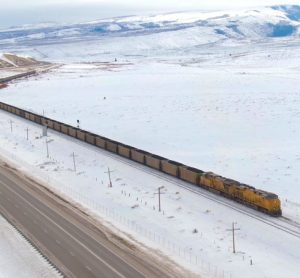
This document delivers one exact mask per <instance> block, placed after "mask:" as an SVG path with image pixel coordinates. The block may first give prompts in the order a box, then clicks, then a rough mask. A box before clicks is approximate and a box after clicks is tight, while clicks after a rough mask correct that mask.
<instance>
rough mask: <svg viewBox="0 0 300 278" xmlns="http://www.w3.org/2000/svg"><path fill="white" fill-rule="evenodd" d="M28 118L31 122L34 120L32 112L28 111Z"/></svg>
mask: <svg viewBox="0 0 300 278" xmlns="http://www.w3.org/2000/svg"><path fill="white" fill-rule="evenodd" d="M29 120H30V121H32V122H34V120H35V116H34V114H32V113H29Z"/></svg>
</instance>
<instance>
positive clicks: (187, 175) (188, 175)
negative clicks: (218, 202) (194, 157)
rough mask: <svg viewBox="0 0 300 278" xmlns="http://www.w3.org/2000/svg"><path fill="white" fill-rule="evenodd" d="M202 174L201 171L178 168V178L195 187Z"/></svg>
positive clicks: (183, 167)
mask: <svg viewBox="0 0 300 278" xmlns="http://www.w3.org/2000/svg"><path fill="white" fill-rule="evenodd" d="M203 173H204V172H203V171H201V170H199V169H196V168H193V167H189V166H185V165H181V166H179V178H180V179H182V180H184V181H187V182H190V183H193V184H196V185H198V184H199V182H200V178H201V176H202V175H203Z"/></svg>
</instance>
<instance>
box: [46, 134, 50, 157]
mask: <svg viewBox="0 0 300 278" xmlns="http://www.w3.org/2000/svg"><path fill="white" fill-rule="evenodd" d="M48 143H49V142H48V140H47V137H46V149H47V158H49V148H48Z"/></svg>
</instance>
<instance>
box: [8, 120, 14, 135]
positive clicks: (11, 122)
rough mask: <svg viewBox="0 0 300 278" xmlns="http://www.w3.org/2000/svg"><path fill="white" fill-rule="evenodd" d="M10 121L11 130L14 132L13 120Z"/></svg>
mask: <svg viewBox="0 0 300 278" xmlns="http://www.w3.org/2000/svg"><path fill="white" fill-rule="evenodd" d="M9 122H10V132H13V125H12V124H13V121H12V120H9Z"/></svg>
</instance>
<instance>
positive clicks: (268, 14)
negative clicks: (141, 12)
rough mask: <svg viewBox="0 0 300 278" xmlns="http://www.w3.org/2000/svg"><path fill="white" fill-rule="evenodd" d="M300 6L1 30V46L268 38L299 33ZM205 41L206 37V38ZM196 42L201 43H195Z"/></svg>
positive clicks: (167, 15)
mask: <svg viewBox="0 0 300 278" xmlns="http://www.w3.org/2000/svg"><path fill="white" fill-rule="evenodd" d="M299 20H300V6H272V7H265V8H258V9H252V10H240V11H218V12H181V13H171V14H163V15H153V16H131V17H121V18H113V19H105V20H98V21H93V22H87V23H81V24H70V25H55V24H40V25H33V26H31V25H27V26H22V27H18V28H11V29H5V30H0V43H1V44H4V43H9V42H14V43H18V42H20V43H24V42H29V41H44V40H57V39H64V40H81V39H87V38H99V37H104V36H136V35H150V34H158V33H161V32H164V33H166V32H169V33H170V32H172V36H173V37H174V38H176V36H177V35H178V34H180V33H178V31H180V32H181V33H182V32H185V33H187V32H189V33H190V34H191V36H192V35H194V36H196V37H205V38H207V40H208V41H211V40H214V41H217V40H220V39H228V38H230V39H239V40H240V39H254V40H257V39H265V38H270V37H286V36H296V35H298V34H299V25H300V21H299ZM202 40H203V38H202ZM194 43H197V42H195V41H194Z"/></svg>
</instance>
